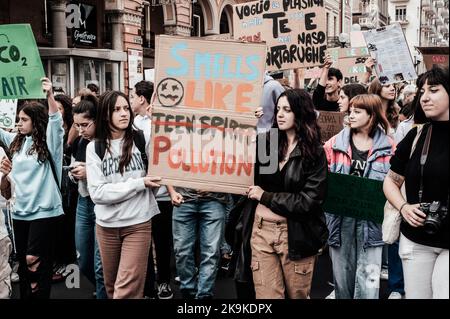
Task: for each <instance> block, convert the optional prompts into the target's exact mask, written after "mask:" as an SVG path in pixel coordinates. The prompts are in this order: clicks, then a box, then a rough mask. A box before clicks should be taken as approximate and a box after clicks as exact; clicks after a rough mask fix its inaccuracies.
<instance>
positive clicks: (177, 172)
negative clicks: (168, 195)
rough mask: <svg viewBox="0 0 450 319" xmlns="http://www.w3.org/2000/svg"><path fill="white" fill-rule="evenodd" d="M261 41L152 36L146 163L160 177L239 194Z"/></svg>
mask: <svg viewBox="0 0 450 319" xmlns="http://www.w3.org/2000/svg"><path fill="white" fill-rule="evenodd" d="M265 52H266V47H265V45H264V44H261V43H241V42H234V41H233V42H232V41H213V40H204V39H193V38H182V37H171V36H157V37H156V55H155V88H156V89H155V95H156V97H155V102H154V106H155V107H154V109H153V120H152V123H153V125H152V142H151V156H150V164H151V167H152V170H153V172H155V173H154V175H158V176H161V177H162V184H165V185H174V186H180V187H189V188H196V189H201V190H207V191H216V192H217V191H221V192H229V193H236V194H244V193H245V191H246V190H247V188H248V186H250V185H252V184H253V167H254V162H255V152H256V144H255V143H256V122H257V120H256V118H255V117H254V115H253V114H254V110H255V109H256V108H257V107H258V106H259V105H260V103H261V95H262V87H263V78H264V67H265Z"/></svg>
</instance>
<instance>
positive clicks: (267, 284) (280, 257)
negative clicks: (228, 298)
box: [251, 215, 316, 299]
mask: <svg viewBox="0 0 450 319" xmlns="http://www.w3.org/2000/svg"><path fill="white" fill-rule="evenodd" d="M251 247H252V264H251V267H252V272H253V281H254V284H255V291H256V298H257V299H284V298H285V297H286V296H287V297H288V298H290V299H307V298H309V293H310V291H311V282H312V276H313V270H314V263H315V260H316V256H312V257H307V258H303V259H300V260H295V261H292V260H289V258H288V230H287V223H286V222H276V221H270V220H266V219H263V218H262V217H260V216H258V215H256V216H255V221H254V224H253V231H252V238H251Z"/></svg>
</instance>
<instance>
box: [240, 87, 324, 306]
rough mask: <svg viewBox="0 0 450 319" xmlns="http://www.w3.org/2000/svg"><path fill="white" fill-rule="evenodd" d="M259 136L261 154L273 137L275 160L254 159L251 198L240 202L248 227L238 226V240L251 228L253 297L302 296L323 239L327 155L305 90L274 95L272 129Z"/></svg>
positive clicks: (242, 266)
mask: <svg viewBox="0 0 450 319" xmlns="http://www.w3.org/2000/svg"><path fill="white" fill-rule="evenodd" d="M273 133H276V134H275V136H276V137H275V138H274V135H273ZM259 138H263V139H265V143H264V142H263V143H258V144H259V145H261V144H265V146H266V154H267V153H268V152H267V151H269V150H270V148H271V147H270V146H273V145H277V144H276V143H277V142H278V149H277V150H275V151H276V152H277V153H278V154H277V155H278V161H277V164H278V165H275V166H274V165H273V163H272V165H271V163H270V161H269V162H268V163H265V164H263V163H259V162H258V161H257V162H256V165H255V185H254V186H250V187H249V190H248V198H249V199H251V200H252V202H251V203H247V204H245V205H244V209H246V210H247V211H248V210H250V211H251V213H252V214H254V219H253V223H252V227H249V225H248V221H247V224H245V222H244V223H243V224H242V223H241V224H240V226H239V227H238V230H239V229H240V228H241V227H242V226H245V227H244V228H245V230H246V231H245V232H244V233H241V234H240V235H241V236H242V238H243V239H244V240H248V239H249V237H250V236H249V232H250V231H251V239H250V244H251V270H252V275H253V282H254V287H255V292H256V298H258V299H261V298H268V299H276V298H285V296H286V295H287V296H288V297H289V298H291V299H297V298H308V297H309V293H310V289H311V282H312V274H313V270H314V264H315V260H316V256H317V254H318V253H319V252H320V251H321V249H322V247H323V246H324V245H325V243H326V240H327V238H328V230H327V227H326V224H325V216H324V213H323V211H322V208H321V204H322V203H323V201H324V199H325V194H326V187H327V185H326V181H327V160H326V156H325V152H324V150H323V148H322V146H321V142H320V130H319V127H318V124H317V121H316V115H315V112H314V105H313V103H312V100H311V98H310V97H309V95H308V93H306V92H305V91H304V90H299V89H294V90H287V91H285V92H283V93H282V94H281V95H280V97H279V98H278V100H277V107H276V109H275V118H274V123H273V130H272V134H270V133H267V134H266V135H260V136H259ZM272 151H273V147H272ZM259 153H260V152H259ZM271 167H274V169H271ZM245 206H247V207H245ZM238 225H239V224H238ZM246 244H248V243H245V242H243V246H242V247H246V249H247V251H245V250H244V251H241V253H240V256H241V260H240V262H238V264H237V269H236V273H237V274H240V273H241V274H245V271H246V267H245V266H246V265H248V263H249V261H248V255H249V254H248V245H247V246H246Z"/></svg>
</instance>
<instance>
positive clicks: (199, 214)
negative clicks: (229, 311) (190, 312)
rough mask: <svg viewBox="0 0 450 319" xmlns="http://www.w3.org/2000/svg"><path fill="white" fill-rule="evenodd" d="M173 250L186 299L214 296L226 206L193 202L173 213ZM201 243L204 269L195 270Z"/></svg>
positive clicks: (209, 202) (201, 263) (202, 266)
mask: <svg viewBox="0 0 450 319" xmlns="http://www.w3.org/2000/svg"><path fill="white" fill-rule="evenodd" d="M172 220H173V223H172V227H173V246H174V252H175V261H176V267H177V273H178V275H179V276H180V281H181V285H180V290H181V292H182V294H183V296H184V297H185V298H190V297H195V298H197V299H202V298H210V297H212V296H213V290H214V284H215V280H216V275H217V270H218V266H219V261H220V244H221V241H222V233H223V227H224V226H223V224H224V222H225V206H224V205H223V204H221V203H220V202H219V201H216V200H208V201H203V200H193V201H189V202H185V203H183V204H182V205H181V206H180V207H174V209H173V217H172ZM197 238H198V239H199V247H200V265H199V273H198V278H196V270H195V247H196V246H195V244H196V241H197Z"/></svg>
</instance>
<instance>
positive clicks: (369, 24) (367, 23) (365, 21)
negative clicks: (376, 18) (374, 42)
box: [359, 18, 375, 29]
mask: <svg viewBox="0 0 450 319" xmlns="http://www.w3.org/2000/svg"><path fill="white" fill-rule="evenodd" d="M359 25H360V26H361V27H363V28H368V29H373V28H375V25H374V24H373V21H372V19H370V18H359Z"/></svg>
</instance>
